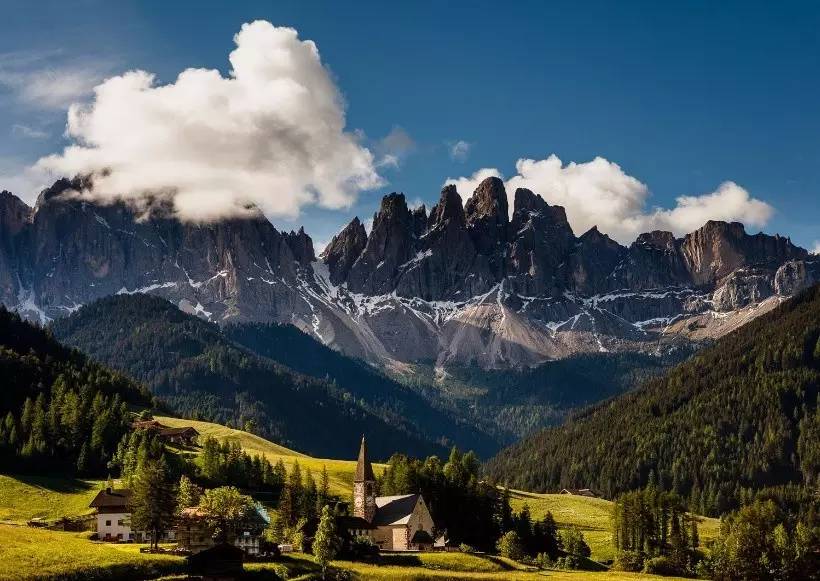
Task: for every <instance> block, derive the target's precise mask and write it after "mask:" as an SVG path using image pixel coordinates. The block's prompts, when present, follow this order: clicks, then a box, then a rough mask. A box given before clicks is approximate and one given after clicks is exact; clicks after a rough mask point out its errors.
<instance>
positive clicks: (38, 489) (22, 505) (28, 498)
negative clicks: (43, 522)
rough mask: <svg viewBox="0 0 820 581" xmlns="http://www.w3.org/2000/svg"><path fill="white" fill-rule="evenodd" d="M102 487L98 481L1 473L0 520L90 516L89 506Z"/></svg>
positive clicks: (18, 520) (101, 483) (101, 482)
mask: <svg viewBox="0 0 820 581" xmlns="http://www.w3.org/2000/svg"><path fill="white" fill-rule="evenodd" d="M104 485H105V482H104V481H101V480H78V479H74V478H57V477H51V476H20V475H13V476H12V475H3V474H0V521H17V522H20V521H27V520H29V519H32V518H35V517H42V518H46V519H55V518H59V517H61V516H77V515H81V514H86V513H89V512H91V510H90V509H89V508H88V503H90V502H91V500H92V499H93V498H94V496H95V495H96V494H97V492H99V491H100V489H102V488H103V486H104Z"/></svg>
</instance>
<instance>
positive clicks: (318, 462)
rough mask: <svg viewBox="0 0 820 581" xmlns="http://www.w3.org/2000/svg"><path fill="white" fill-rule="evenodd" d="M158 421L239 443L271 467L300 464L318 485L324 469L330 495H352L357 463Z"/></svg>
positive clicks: (218, 428) (220, 429)
mask: <svg viewBox="0 0 820 581" xmlns="http://www.w3.org/2000/svg"><path fill="white" fill-rule="evenodd" d="M155 419H156V420H157V421H158V422H160V423H161V424H164V425H166V426H171V427H180V426H193V427H194V428H196V430H197V431H198V432H199V433H200V434H202V435H203V436H212V437H214V438H216V439H217V440H220V441H229V442H239V444H240V445H241V446H242V448H243V449H244V450H245V451H246V452H248V453H249V454H251V455H252V456H253V455H257V454H258V455H262V456H265V457H266V458H267V459H268V460H270V462H271V463H272V464H275V463H276V462H277V461H278V460H279V459H280V458H281V459H282V462H284V463H285V466H286V467H287V468H288V470H290V469H291V466H292V465H293V464H294V463H295V462H296V461H297V460H298V461H299V466H300V467H301V468H302V469H303V470H304V469H307V470H310V472H312V473H313V476H314V478H316V480H317V481H318V479H319V476H320V475H321V473H322V467H323V466H325V467H327V472H328V477H329V480H330V492H331V493H332V494H336V495H338V496H340V497H342V498H349V497H351V496H352V494H353V473H354V472H355V471H356V460H355V459H351V460H330V459H321V458H312V457H310V456H306V455H305V454H301V453H299V452H294V451H293V450H290V449H288V448H285V447H284V446H280V445H279V444H274V443H273V442H269V441H268V440H266V439H264V438H261V437H259V436H255V435H253V434H249V433H248V432H243V431H242V430H234V429H232V428H227V427H225V426H223V425H221V424H213V423H210V422H199V421H195V420H181V419H179V418H170V417H164V416H155ZM355 454H358V450H351V458H354V457H355ZM384 468H385V466H384V465H383V464H373V470H374V471H375V472H376V474H379V472H381V471H382V470H384Z"/></svg>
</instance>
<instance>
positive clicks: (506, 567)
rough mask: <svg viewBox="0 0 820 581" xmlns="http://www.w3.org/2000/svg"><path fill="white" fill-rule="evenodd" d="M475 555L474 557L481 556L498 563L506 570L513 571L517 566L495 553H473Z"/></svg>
mask: <svg viewBox="0 0 820 581" xmlns="http://www.w3.org/2000/svg"><path fill="white" fill-rule="evenodd" d="M473 556H474V557H480V558H482V559H484V560H486V561H489V562H490V563H493V564H495V565H498V566H499V567H501V568H502V569H504V570H505V571H512V570H513V569H515V567H513V566H512V565H510V564H509V563H508V562H506V561H504V560H503V559H500V558H498V557H495V556H493V555H473Z"/></svg>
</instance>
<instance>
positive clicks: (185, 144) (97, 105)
mask: <svg viewBox="0 0 820 581" xmlns="http://www.w3.org/2000/svg"><path fill="white" fill-rule="evenodd" d="M234 41H235V42H236V49H234V50H233V52H231V54H230V56H229V60H230V63H231V67H232V70H231V71H230V74H229V75H228V76H227V77H226V76H222V75H221V74H220V72H219V71H216V70H211V69H187V70H185V71H183V72H182V73H180V74H179V76H178V77H177V79H176V81H175V82H173V83H170V84H167V85H156V84H155V78H154V75H152V74H151V73H148V72H146V71H140V70H136V71H129V72H126V73H124V74H122V75H119V76H115V77H112V78H110V79H108V80H106V81H104V82H103V83H101V84H100V85H98V86H97V87H95V89H94V98H93V101H91V102H90V103H89V104H87V105H79V104H75V105H72V106H71V108H70V109H69V113H68V127H67V134H68V136H69V137H71V138H72V139H73V141H74V143H72V144H71V145H69V146H68V147H66V148H65V150H64V151H63V152H62V153H61V154H58V155H52V156H49V157H46V158H43V159H41V160H40V161H39V162H38V163H37V166H36V167H37V168H38V169H39V170H42V171H45V172H47V173H49V174H52V175H55V176H56V175H74V174H94V176H95V179H94V186H93V190H92V191H90V192H83V195H85V196H89V197H92V198H95V199H97V200H102V201H105V200H114V199H125V200H127V201H130V202H132V203H134V204H135V205H137V206H139V205H141V204H144V203H145V202H146V200H148V196H154V197H156V196H158V195H159V196H165V197H167V198H170V199H171V200H172V201H173V205H174V208H175V211H176V213H177V214H178V215H179V217H180V218H182V219H189V220H211V219H217V218H222V217H227V216H237V215H244V214H245V213H246V212H247V208H248V206H249V205H250V204H254V205H256V206H258V207H259V208H261V209H262V211H263V212H265V213H266V214H267V215H269V216H283V217H295V216H297V215H298V213H299V211H300V209H301V208H302V207H303V206H305V205H311V204H316V205H320V206H323V207H327V208H341V207H346V206H348V205H349V204H351V203H352V202H353V201H354V200H355V198H356V195H357V193H358V192H359V191H361V190H367V189H371V188H374V187H377V186H379V185H381V184H382V183H383V181H382V179H381V177H380V176H379V175H378V173H377V172H376V168H375V163H374V158H373V155H372V154H371V152H370V151H369V150H368V149H367V148H365V147H364V146H362V145H361V143H360V140H359V138H358V137H357V135H356V134H355V133H353V132H348V131H346V130H345V110H344V103H343V99H342V97H341V95H340V92H339V90H338V89H337V87H336V85H335V84H334V82H333V80H332V78H331V75H330V74H329V73H328V70H327V69H326V68H325V67H324V66H323V64H322V62H321V59H320V56H319V51H318V49H317V47H316V45H315V44H314V43H313V42H312V41H309V40H300V39H299V37H298V33H297V31H296V30H294V29H292V28H283V27H275V26H273V25H272V24H271V23H269V22H267V21H261V20H260V21H256V22H252V23H248V24H244V25H243V26H242V28H241V30H240V32H239V33H237V34H236V35H235V37H234Z"/></svg>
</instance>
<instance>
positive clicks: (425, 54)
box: [0, 0, 820, 248]
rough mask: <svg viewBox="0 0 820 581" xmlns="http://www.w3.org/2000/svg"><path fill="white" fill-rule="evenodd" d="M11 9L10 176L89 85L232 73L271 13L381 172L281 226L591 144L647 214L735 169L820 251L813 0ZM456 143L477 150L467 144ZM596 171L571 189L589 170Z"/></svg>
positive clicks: (819, 17) (1, 119)
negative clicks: (240, 51) (238, 39)
mask: <svg viewBox="0 0 820 581" xmlns="http://www.w3.org/2000/svg"><path fill="white" fill-rule="evenodd" d="M718 4H719V5H718ZM3 6H4V12H5V14H4V15H3V20H4V24H5V25H4V33H3V35H0V135H2V138H0V178H2V179H5V180H6V182H7V184H4V183H0V188H3V187H6V188H9V189H20V188H25V187H26V185H25V184H26V182H25V180H24V179H23V178H21V177H20V175H21V174H22V173H23V172H24V168H25V167H26V166H27V165H30V164H32V163H34V162H35V161H36V160H37V159H38V158H40V157H42V156H44V155H47V154H51V153H55V152H59V151H60V150H61V149H62V147H64V146H65V145H66V144H67V143H68V142H69V141H70V140H69V139H68V138H66V137H65V136H64V135H63V131H64V128H65V124H66V109H67V106H68V103H69V102H71V101H73V100H76V99H79V100H83V99H85V100H88V99H90V97H89V96H88V93H87V89H88V87H90V86H93V85H94V84H95V83H96V82H98V81H100V80H102V79H103V78H105V77H108V76H111V75H116V74H120V73H122V72H124V71H126V70H131V69H142V70H145V71H150V72H152V73H154V74H156V76H157V79H156V81H155V83H156V84H165V83H173V82H174V81H175V79H176V76H177V74H179V72H181V71H182V70H184V69H186V68H189V67H201V68H207V69H218V70H219V71H221V73H222V74H223V75H227V74H228V71H229V70H230V65H229V63H228V60H227V59H228V53H229V52H230V51H231V50H233V49H234V48H235V45H234V41H233V35H234V34H236V33H237V31H238V30H239V29H240V26H241V25H242V24H243V23H245V22H250V21H253V20H256V19H265V20H268V21H269V22H271V23H272V24H273V25H274V26H289V27H293V28H295V29H296V30H297V31H298V33H299V38H300V39H303V40H304V39H310V40H312V41H314V42H315V43H316V45H317V46H318V49H319V52H320V53H321V58H322V62H323V64H324V66H325V67H326V68H327V69H328V70H329V71H330V74H331V78H332V80H333V82H334V83H335V85H336V86H337V88H338V90H339V91H340V92H341V94H342V95H343V96H344V100H345V102H346V128H345V131H346V132H348V133H351V134H352V132H353V131H354V130H355V131H357V132H358V133H357V135H358V136H357V139H359V140H360V143H361V145H362V147H366V148H367V149H368V150H369V151H371V152H372V153H373V157H374V164H375V171H377V172H378V174H379V175H380V176H381V178H382V179H383V181H384V182H386V183H385V184H384V185H381V186H379V187H376V188H373V189H362V190H361V191H357V192H356V194H355V196H352V197H351V199H354V198H355V201H353V202H352V205H350V207H347V208H341V209H340V208H333V209H326V208H319V207H317V206H315V205H312V204H304V205H301V206H300V209H301V213H300V215H299V217H298V218H296V219H287V218H282V217H278V216H272V219H273V220H274V222H275V223H276V224H277V225H278V226H280V227H283V228H291V227H296V226H298V225H299V224H303V223H304V224H305V226H306V229H307V230H308V232H309V233H311V234H312V235H313V237H314V239H315V240H316V241H318V242H323V241H326V240H327V239H328V238H329V237H330V236H331V235H332V234H333V232H335V231H336V230H337V229H338V228H339V227H340V226H342V225H343V224H344V223H345V222H346V221H347V220H348V219H350V218H351V217H352V216H353V215H356V214H358V215H360V216H362V217H363V218H367V217H369V216H371V215H372V213H373V211H374V210H375V209H376V207H377V205H378V200H379V199H380V197H381V195H382V194H384V193H386V192H388V191H393V190H396V191H403V192H405V193H406V195H407V197H408V199H409V200H413V201H416V200H418V201H423V202H425V203H427V204H428V207H429V205H430V203H431V202H433V201H435V200H436V199H437V197H438V192H439V190H440V188H441V185H442V184H443V182H444V181H445V179H446V178H459V177H462V176H471V175H472V174H473V173H474V172H476V171H477V170H479V169H481V168H497V170H499V171H500V172H501V173H502V174H503V175H504V177H505V178H513V177H514V176H515V175H516V167H515V164H516V160H518V159H520V158H530V159H533V160H544V159H546V158H547V157H548V156H549V155H551V154H555V155H557V156H558V157H559V158H560V159H561V160H562V161H563V164H564V166H563V167H565V166H566V164H568V163H569V162H578V163H584V162H589V161H591V160H593V159H594V158H595V157H597V156H600V157H602V158H605V159H606V160H608V161H609V162H612V163H615V164H618V166H620V170H621V171H622V173H623V174H624V175H626V176H630V177H634V178H636V179H637V180H639V182H640V183H641V184H643V185H645V187H646V190H647V191H642V190H641V188H640V187H638V189H637V190H635V191H638V194H637V195H638V196H639V197H640V196H648V197H646V199H643V198H642V201H639V203H640V204H643V205H644V207H643V208H642V209H641V210H640V211H641V212H642V214H641V215H642V216H643V215H645V214H651V213H652V211H653V208H654V207H656V206H657V207H661V208H666V209H669V208H673V207H674V206H675V205H676V201H675V200H676V198H677V197H678V196H682V195H689V196H702V195H708V194H710V193H712V192H715V191H716V190H718V188H719V187H720V185H721V184H722V183H723V182H725V181H727V180H731V181H732V182H734V183H736V184H737V185H738V186H740V187H741V188H743V190H744V191H745V192H748V194H749V196H750V198H751V199H755V200H760V201H763V202H766V203H767V204H769V205H770V206H771V207H772V208H773V210H774V211H773V213H772V215H771V216H770V217H769V218H768V219H765V220H761V221H762V222H765V225H764V226H763V229H764V230H765V231H768V232H780V233H783V234H786V235H790V236H791V237H792V238H793V240H795V241H796V242H797V243H799V244H801V245H803V246H806V247H809V248H812V247H813V246H814V244H815V241H817V240H820V204H818V201H820V195H818V192H820V35H818V34H817V30H818V29H820V5H818V4H817V3H814V2H783V3H777V4H776V5H775V4H774V3H754V2H743V3H740V2H738V3H734V2H721V3H714V2H682V3H678V4H676V5H674V6H673V5H672V4H671V3H659V2H617V3H616V2H607V3H604V2H601V3H598V2H586V3H546V2H506V3H490V2H450V3H446V4H445V3H443V2H412V3H404V4H402V5H396V3H384V2H356V3H342V2H326V3H325V2H309V3H308V2H234V3H227V2H204V1H199V2H184V1H180V2H158V1H157V2H152V1H143V2H116V3H114V2H103V1H96V0H95V1H92V0H80V1H77V2H71V3H66V2H49V1H44V2H39V3H38V6H37V7H36V8H32V6H31V3H30V2H23V1H17V0H11V1H9V0H4V2H3ZM55 79H56V80H57V83H56V84H57V85H58V86H57V88H54V86H53V85H54V84H53V83H52V84H49V80H52V81H54V80H55ZM51 89H53V90H51ZM50 90H51V92H49V91H50ZM387 136H391V137H390V138H389V139H385V138H386V137H387ZM460 141H461V142H464V143H465V144H467V146H461V149H460V151H459V154H458V155H453V153H454V152H453V151H452V147H453V146H454V145H455V144H456V143H458V142H460ZM386 156H395V158H392V157H390V158H388V157H386ZM386 159H387V160H388V161H389V160H390V159H394V160H395V161H396V162H397V163H395V164H390V163H384V162H385V160H386ZM585 167H586V166H583V167H582V168H581V169H582V170H583V171H584V172H586V173H585V174H584V176H585V177H583V179H581V181H580V182H577V183H576V182H573V183H575V186H573V187H575V188H581V187H585V185H586V184H587V183H588V181H585V180H587V179H588V175H589V172H587V170H586V169H584V168H585ZM607 167H608V166H607ZM561 171H562V172H563V170H561ZM605 171H606V172H610V173H612V172H615V170H614V169H612V168H611V167H608V169H605ZM615 173H617V172H615ZM607 175H609V174H607ZM561 176H563V177H561V179H562V180H563V179H565V178H566V176H565V175H564V174H563V173H561ZM519 177H520V176H519ZM616 177H618V176H616ZM522 179H523V178H522ZM607 179H608V178H607ZM619 179H620V177H619ZM519 181H522V180H519ZM465 183H466V182H465ZM522 183H526V184H530V183H541V182H537V181H536V182H532V181H530V182H527V181H526V180H524V181H523V182H522ZM562 183H563V182H562ZM599 185H600V184H599ZM15 186H16V188H15ZM596 187H597V186H596ZM607 187H608V186H607ZM624 187H625V188H626V189H627V193H626V195H629V192H630V191H632V190H630V188H632V187H637V186H634V184H633V185H632V186H630V185H626V186H624ZM594 189H595V188H594V187H593V190H594ZM574 191H575V190H573V189H572V188H569V190H568V192H569V194H567V193H566V192H564V195H574V194H573V192H574ZM461 193H462V195H465V192H463V191H462V192H461ZM468 193H469V192H468ZM539 193H544V192H539ZM650 193H651V194H650ZM547 199H548V200H550V199H551V198H550V197H548V196H547ZM557 199H560V197H559V198H557ZM716 200H717V203H722V202H721V200H722V198H716ZM584 203H585V204H588V205H595V204H596V201H595V199H594V198H592V199H588V200H585V202H584ZM707 211H708V209H707ZM698 215H699V214H698ZM587 218H588V220H587V221H589V220H594V219H595V216H592V217H587ZM674 219H677V218H676V217H672V218H669V220H674ZM645 222H646V223H651V224H657V223H658V222H657V221H654V222H652V221H645ZM641 223H643V222H641ZM663 223H665V222H663ZM581 224H584V225H586V222H584V221H583V220H581V219H579V220H578V223H577V224H573V226H574V227H576V230H578V229H579V228H578V226H579V225H581ZM636 227H637V226H636ZM756 229H760V226H758V227H750V230H756ZM577 233H578V234H580V232H577Z"/></svg>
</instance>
